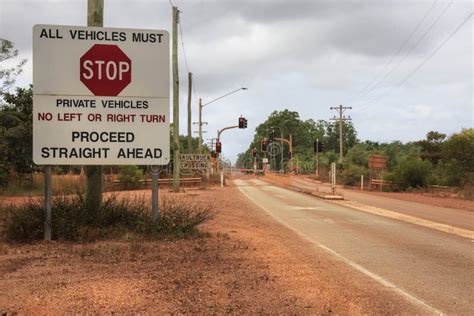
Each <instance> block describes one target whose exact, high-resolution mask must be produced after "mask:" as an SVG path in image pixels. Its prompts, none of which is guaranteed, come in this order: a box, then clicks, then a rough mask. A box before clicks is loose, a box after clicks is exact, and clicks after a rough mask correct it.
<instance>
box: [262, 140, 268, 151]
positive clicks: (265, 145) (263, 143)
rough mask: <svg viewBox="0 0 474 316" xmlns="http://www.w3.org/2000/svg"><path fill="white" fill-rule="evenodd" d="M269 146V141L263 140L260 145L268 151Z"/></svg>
mask: <svg viewBox="0 0 474 316" xmlns="http://www.w3.org/2000/svg"><path fill="white" fill-rule="evenodd" d="M267 146H268V141H266V140H262V142H261V143H260V147H261V149H262V151H267Z"/></svg>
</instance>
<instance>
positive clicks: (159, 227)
mask: <svg viewBox="0 0 474 316" xmlns="http://www.w3.org/2000/svg"><path fill="white" fill-rule="evenodd" d="M160 202H161V203H160V207H159V216H158V219H157V221H156V223H155V222H153V221H152V219H151V216H150V205H149V203H147V202H146V201H145V200H144V199H143V198H130V197H127V196H119V195H109V196H108V197H106V198H105V199H104V201H103V203H102V205H101V207H100V208H99V209H98V210H89V209H87V208H86V207H85V201H84V197H83V195H72V196H71V195H60V196H55V197H54V198H53V199H52V223H51V226H52V234H53V235H52V238H53V239H54V240H63V241H94V240H104V239H125V240H131V239H132V240H133V239H169V238H171V239H176V238H186V237H193V236H200V235H202V233H201V232H200V231H199V229H198V226H199V225H200V224H202V223H205V222H207V221H208V220H210V219H211V218H212V217H213V214H214V207H213V206H212V204H209V203H199V202H195V201H193V200H191V199H189V198H183V197H179V198H178V197H170V196H166V197H163V198H161V201H160ZM0 214H2V215H3V219H4V220H3V222H4V227H3V229H2V230H1V232H2V234H3V237H4V239H6V240H7V241H13V242H33V241H37V240H42V239H43V234H44V230H43V229H44V221H45V215H44V201H43V199H40V198H36V199H34V198H31V199H29V200H28V201H27V202H26V203H23V204H20V205H9V206H3V207H2V208H1V209H0Z"/></svg>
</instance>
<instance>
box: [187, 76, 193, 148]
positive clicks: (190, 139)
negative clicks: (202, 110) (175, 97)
mask: <svg viewBox="0 0 474 316" xmlns="http://www.w3.org/2000/svg"><path fill="white" fill-rule="evenodd" d="M192 91H193V74H192V73H191V72H188V153H192V152H193V148H192V147H193V134H192V133H193V132H192V130H191V124H192V123H191V94H192Z"/></svg>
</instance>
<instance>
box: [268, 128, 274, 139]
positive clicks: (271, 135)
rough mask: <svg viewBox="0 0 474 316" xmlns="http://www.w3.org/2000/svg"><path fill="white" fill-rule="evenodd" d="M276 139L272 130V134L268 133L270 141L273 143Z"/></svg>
mask: <svg viewBox="0 0 474 316" xmlns="http://www.w3.org/2000/svg"><path fill="white" fill-rule="evenodd" d="M274 138H275V131H274V130H272V131H270V133H268V141H270V142H273V139H274Z"/></svg>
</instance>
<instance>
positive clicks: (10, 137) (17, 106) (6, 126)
mask: <svg viewBox="0 0 474 316" xmlns="http://www.w3.org/2000/svg"><path fill="white" fill-rule="evenodd" d="M3 98H4V100H5V102H6V103H5V105H4V106H3V107H2V108H1V109H0V151H1V152H2V155H1V156H0V184H1V185H6V182H7V180H8V179H9V178H10V177H11V176H13V175H14V174H15V173H18V174H25V173H31V171H32V170H33V166H34V165H33V161H32V134H33V127H32V108H33V92H32V88H31V86H30V87H29V88H28V89H24V88H17V89H16V93H15V94H12V93H9V92H5V93H3Z"/></svg>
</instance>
